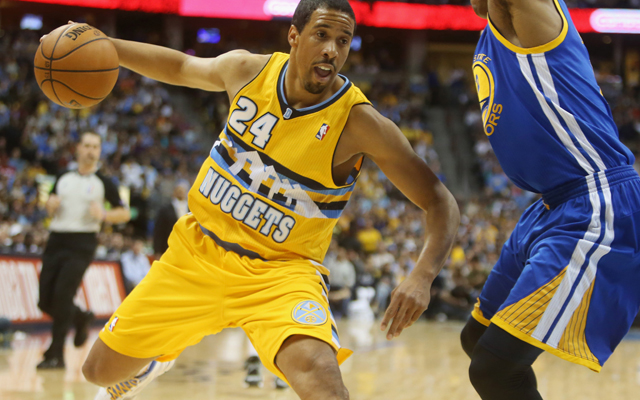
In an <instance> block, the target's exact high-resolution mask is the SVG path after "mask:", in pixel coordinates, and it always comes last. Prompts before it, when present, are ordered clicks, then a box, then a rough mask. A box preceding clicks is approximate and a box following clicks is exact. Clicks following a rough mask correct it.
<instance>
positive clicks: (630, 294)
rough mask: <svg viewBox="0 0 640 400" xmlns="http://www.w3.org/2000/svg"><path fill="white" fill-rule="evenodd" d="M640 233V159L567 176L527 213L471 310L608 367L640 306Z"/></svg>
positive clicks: (572, 356) (575, 358)
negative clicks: (639, 167)
mask: <svg viewBox="0 0 640 400" xmlns="http://www.w3.org/2000/svg"><path fill="white" fill-rule="evenodd" d="M639 235H640V177H639V176H638V174H637V173H636V172H635V171H634V169H633V168H632V167H630V166H624V167H616V168H611V169H609V170H606V171H604V172H599V173H597V174H594V175H590V176H587V177H586V178H585V179H580V180H579V181H576V182H571V183H570V184H567V185H563V187H561V188H560V189H557V190H555V191H552V192H550V193H548V194H545V195H543V198H542V199H541V200H539V201H538V202H536V203H534V204H533V205H532V206H531V207H529V209H527V211H526V212H525V213H524V214H523V216H522V217H521V219H520V221H519V222H518V224H517V226H516V228H515V229H514V231H513V233H512V234H511V236H510V238H509V240H508V241H507V243H505V245H504V247H503V249H502V253H501V255H500V258H499V260H498V263H497V264H496V265H495V267H494V269H493V270H492V271H491V274H490V275H489V278H488V280H487V283H486V284H485V286H484V288H483V290H482V293H481V294H480V297H479V299H478V303H477V304H476V306H475V309H474V311H473V313H472V315H473V317H474V318H475V319H476V320H477V321H479V322H480V323H483V324H484V325H487V326H488V325H489V324H490V323H493V324H496V325H497V326H499V327H500V328H502V329H504V330H506V331H507V332H509V333H510V334H512V335H513V336H515V337H517V338H519V339H521V340H523V341H525V342H527V343H530V344H532V345H534V346H536V347H539V348H541V349H543V350H546V351H548V352H550V353H552V354H554V355H556V356H559V357H561V358H564V359H566V360H568V361H571V362H574V363H577V364H580V365H584V366H586V367H589V368H591V369H592V370H594V371H598V372H599V371H600V369H601V368H602V365H603V364H604V363H605V361H607V359H608V358H609V357H610V356H611V353H612V352H613V350H614V349H615V348H616V346H617V345H618V343H620V341H621V340H622V338H623V337H624V335H625V334H626V333H627V332H628V331H629V328H630V327H631V323H632V322H633V320H634V318H635V317H636V315H637V314H638V309H639V308H640V237H639Z"/></svg>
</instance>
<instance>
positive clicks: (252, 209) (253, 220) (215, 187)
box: [199, 168, 296, 243]
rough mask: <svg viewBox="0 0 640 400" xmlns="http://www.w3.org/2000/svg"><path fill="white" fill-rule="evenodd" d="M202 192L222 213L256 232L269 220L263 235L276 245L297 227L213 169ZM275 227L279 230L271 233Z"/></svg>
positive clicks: (203, 182)
mask: <svg viewBox="0 0 640 400" xmlns="http://www.w3.org/2000/svg"><path fill="white" fill-rule="evenodd" d="M199 190H200V194H202V195H203V196H204V197H207V198H209V200H210V201H211V204H214V205H219V206H220V209H221V210H222V212H224V213H225V214H231V216H232V217H233V218H234V219H235V220H237V221H242V222H243V223H244V224H245V225H247V226H248V227H250V228H251V229H253V230H258V228H259V227H260V225H261V224H262V221H265V222H264V224H263V225H262V228H261V229H260V231H259V232H260V233H261V234H263V235H264V236H267V237H269V236H270V237H271V238H272V239H273V240H274V241H275V242H276V243H282V242H284V241H285V240H287V238H288V237H289V234H290V233H291V229H292V228H293V226H294V225H295V224H296V221H295V219H293V218H291V217H290V216H288V215H285V214H284V213H283V212H282V211H280V210H278V209H276V208H273V207H271V206H270V205H268V204H267V203H265V202H264V201H262V200H260V199H258V198H256V197H255V196H254V195H253V194H251V193H242V190H241V189H240V188H239V187H238V186H236V185H233V184H232V183H231V182H230V181H229V180H227V179H225V178H224V177H222V176H220V174H219V173H217V172H216V171H215V170H214V169H213V168H209V171H208V172H207V175H206V176H205V178H204V180H203V181H202V184H201V185H200V189H199ZM274 226H275V227H277V228H276V229H275V230H274V231H273V232H271V230H272V228H273V227H274Z"/></svg>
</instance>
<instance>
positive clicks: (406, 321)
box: [394, 307, 415, 337]
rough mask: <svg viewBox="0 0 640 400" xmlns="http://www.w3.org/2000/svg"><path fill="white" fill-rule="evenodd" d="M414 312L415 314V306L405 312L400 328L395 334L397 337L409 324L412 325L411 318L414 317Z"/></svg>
mask: <svg viewBox="0 0 640 400" xmlns="http://www.w3.org/2000/svg"><path fill="white" fill-rule="evenodd" d="M413 314H415V308H414V307H411V308H408V309H407V312H406V313H405V314H404V316H403V317H402V319H401V320H400V322H399V324H398V329H397V330H396V333H395V335H394V336H395V337H398V336H400V334H401V333H402V331H403V330H404V329H405V328H408V327H409V326H411V319H412V318H413Z"/></svg>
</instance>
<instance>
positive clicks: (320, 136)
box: [316, 124, 329, 141]
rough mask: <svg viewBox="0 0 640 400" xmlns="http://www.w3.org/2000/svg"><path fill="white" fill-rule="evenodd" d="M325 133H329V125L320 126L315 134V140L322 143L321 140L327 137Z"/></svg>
mask: <svg viewBox="0 0 640 400" xmlns="http://www.w3.org/2000/svg"><path fill="white" fill-rule="evenodd" d="M327 132H329V125H327V124H322V127H321V128H320V130H319V131H318V133H317V134H316V139H318V140H319V141H322V139H324V137H325V136H326V135H327Z"/></svg>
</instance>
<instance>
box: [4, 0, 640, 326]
mask: <svg viewBox="0 0 640 400" xmlns="http://www.w3.org/2000/svg"><path fill="white" fill-rule="evenodd" d="M630 2H631V3H632V2H633V0H631V1H630ZM433 3H437V4H441V3H456V2H453V1H449V2H447V1H433ZM461 3H464V2H461ZM571 3H575V4H579V5H586V6H591V5H593V4H592V3H599V4H600V3H606V4H608V5H611V6H614V5H620V4H622V3H625V4H628V3H629V2H626V1H624V2H623V1H618V2H616V1H573V2H571ZM38 37H39V36H38V34H37V33H35V32H29V31H20V32H13V33H11V32H7V33H5V35H4V36H3V37H2V38H0V253H5V254H24V255H39V254H41V253H42V251H43V246H44V245H45V243H46V239H47V235H48V232H47V229H46V228H47V223H48V217H47V215H46V212H45V210H44V207H43V205H44V201H45V199H46V196H47V194H48V191H50V189H51V184H52V180H51V178H49V179H45V178H44V177H45V176H55V175H56V174H58V173H60V172H61V171H63V170H64V169H66V168H72V167H73V164H74V161H73V160H74V143H75V142H76V141H77V139H78V136H79V134H81V133H82V132H85V131H87V130H89V131H94V132H96V133H98V134H99V135H100V136H101V138H102V161H101V171H102V172H103V173H104V174H105V175H107V176H109V177H111V179H113V180H114V182H115V183H116V184H117V185H118V186H119V187H121V188H122V190H123V196H124V197H125V198H127V199H128V200H129V205H130V208H131V210H132V214H133V218H132V221H131V222H130V223H129V224H127V225H125V226H110V225H106V226H105V227H104V228H103V231H102V232H101V233H100V235H99V242H100V245H99V248H98V254H97V257H98V258H101V259H106V260H114V261H122V260H123V257H124V259H127V260H129V259H136V257H139V256H140V255H144V256H149V257H150V258H153V257H154V249H153V244H152V240H151V238H152V235H153V229H154V223H155V221H156V218H157V214H158V210H159V209H160V208H161V207H162V206H163V205H165V204H167V203H169V202H170V201H171V196H172V193H174V188H175V187H176V186H180V185H182V186H184V185H190V183H191V182H193V180H194V178H195V175H196V173H197V171H198V169H199V167H200V165H201V163H202V161H203V160H204V158H205V157H207V155H208V151H209V149H210V147H211V146H212V144H213V143H214V141H215V139H216V137H217V135H218V133H219V131H220V129H221V127H222V126H223V124H224V122H225V121H226V118H227V113H228V100H227V98H226V95H224V94H215V93H205V92H199V91H189V90H181V89H175V88H170V87H168V86H165V85H162V84H158V83H157V82H154V81H151V80H149V79H146V78H142V77H140V76H138V75H136V74H133V73H131V72H129V71H128V70H126V69H121V71H120V78H119V81H118V83H117V85H116V88H115V89H114V91H113V93H112V94H111V95H110V96H109V97H107V99H105V100H104V101H103V102H102V103H100V104H99V105H98V106H96V107H94V108H91V109H84V110H78V111H76V110H69V109H65V108H62V107H59V106H56V105H55V104H54V103H52V102H50V101H48V100H47V99H46V98H45V97H44V95H43V94H42V92H41V91H40V90H39V88H38V86H37V84H36V82H35V80H34V78H33V72H32V68H33V54H34V53H35V50H36V48H37V46H38ZM253 50H256V49H253ZM258 50H260V51H265V50H266V51H270V50H272V49H268V48H263V49H258ZM594 65H595V66H596V68H598V65H597V64H594ZM380 71H396V72H398V73H400V74H401V73H402V66H401V65H398V64H396V63H395V62H394V59H393V58H392V57H389V55H388V53H387V52H385V51H384V49H380V51H379V52H376V53H373V54H369V55H367V56H366V57H365V56H363V55H361V54H357V53H356V54H352V56H351V58H350V61H349V62H348V64H347V65H346V66H345V70H344V73H345V74H346V75H348V76H349V75H350V74H354V75H356V76H358V75H361V74H363V73H366V74H369V75H370V76H371V75H374V76H375V75H376V74H377V73H378V72H380ZM380 76H381V78H379V79H377V78H376V79H377V80H376V81H375V82H373V83H371V82H369V83H368V84H367V83H363V84H362V85H360V86H361V87H362V88H363V90H364V92H365V94H366V95H367V96H368V97H369V99H370V100H371V101H372V103H373V104H374V106H375V107H376V108H377V109H378V110H379V111H380V112H381V113H382V114H383V115H385V116H387V117H388V118H390V119H392V120H393V121H394V122H396V123H397V124H398V126H399V127H400V128H401V130H402V131H403V132H404V134H405V135H406V137H407V138H408V139H409V141H410V142H411V144H412V145H413V147H414V149H415V151H416V153H417V154H418V155H419V156H420V157H422V158H423V159H425V160H426V161H427V163H428V164H429V165H430V167H431V168H432V169H433V170H434V172H435V173H436V174H437V175H438V176H439V177H440V178H441V179H442V180H443V181H444V182H445V183H446V180H447V177H446V175H445V174H444V173H443V172H442V171H441V168H440V160H439V157H438V154H437V152H436V151H435V149H434V146H433V135H432V133H431V131H430V124H429V119H428V116H427V113H426V110H427V109H428V108H429V107H432V106H440V107H443V106H444V107H451V108H455V109H458V110H460V112H461V115H463V116H464V124H465V129H466V130H467V133H468V135H469V136H470V137H471V138H472V139H473V143H474V149H473V150H474V153H475V156H476V160H474V171H475V179H477V186H478V187H479V188H480V190H478V191H477V193H476V194H474V195H471V196H468V198H465V199H460V209H461V212H462V224H461V226H460V229H459V233H458V240H457V242H456V244H455V247H454V249H453V251H452V254H451V257H450V259H449V260H448V261H447V265H446V267H445V268H444V270H443V272H442V273H441V274H440V276H439V277H438V279H437V280H436V282H435V283H434V285H433V288H432V303H431V306H430V308H429V310H428V311H427V317H429V318H435V319H439V320H442V319H464V318H466V317H467V316H468V313H469V312H470V310H471V308H472V306H473V303H474V301H475V297H476V296H477V294H478V293H479V291H480V290H481V288H482V286H483V284H484V282H485V280H486V278H487V276H488V274H489V271H490V270H491V268H492V266H493V265H494V264H495V262H496V260H497V259H498V256H499V253H500V249H501V247H502V245H503V243H504V242H505V240H506V239H507V238H508V236H509V234H510V233H511V231H512V230H513V228H514V226H515V224H516V222H517V220H518V218H519V216H520V215H521V213H522V212H523V210H524V209H525V208H526V207H527V206H529V205H530V204H531V203H532V202H533V201H535V200H536V199H537V198H538V197H537V195H534V194H532V193H528V192H525V191H522V190H520V189H518V188H516V187H515V186H514V185H513V184H511V183H510V182H509V180H508V179H507V177H506V176H505V175H504V173H503V172H502V170H501V168H500V165H499V164H498V162H497V159H496V158H495V156H494V154H493V151H492V150H491V146H490V144H489V141H488V139H487V137H486V136H485V135H484V132H483V128H482V125H481V116H480V112H479V107H478V102H477V95H476V94H475V88H474V84H473V82H470V81H469V78H468V74H465V73H463V72H461V73H458V72H457V71H452V73H451V77H450V78H449V79H448V80H442V79H439V78H438V77H437V76H436V74H430V73H429V71H426V72H425V78H424V79H422V80H419V81H417V82H414V81H411V80H409V79H404V80H397V79H395V80H393V81H384V74H381V75H380ZM597 76H598V79H599V81H600V82H601V84H602V87H603V93H604V94H605V96H606V97H607V99H608V100H609V101H610V104H611V105H612V108H613V114H614V117H615V119H616V122H617V124H618V125H619V127H620V132H621V136H622V138H623V140H624V141H625V143H627V144H628V145H629V147H630V148H631V149H632V150H633V151H634V153H636V154H637V153H638V151H640V96H639V94H640V92H639V91H638V88H639V87H640V86H638V82H635V84H633V83H632V84H631V85H627V86H626V87H624V86H623V85H622V79H621V78H620V77H617V76H615V75H613V74H610V73H607V72H605V71H604V70H603V71H600V70H598V71H597ZM355 81H356V84H358V81H357V79H355ZM441 99H450V100H447V101H442V100H441ZM424 223H425V220H424V214H423V213H422V212H421V211H420V210H419V209H417V208H416V207H415V206H414V205H413V204H411V203H410V202H409V201H407V199H406V198H405V197H404V196H403V195H402V194H401V193H400V192H399V191H398V190H397V189H395V188H394V186H393V185H392V184H391V183H390V182H389V180H388V179H387V178H386V177H385V176H384V174H382V173H381V172H380V171H379V169H378V168H377V167H376V166H375V165H374V164H373V163H371V162H369V161H367V162H366V163H365V166H364V168H363V170H362V173H361V176H360V178H359V183H358V186H357V189H356V192H355V194H354V196H353V197H352V200H351V202H350V204H349V206H348V207H347V209H346V210H345V211H344V213H343V215H342V217H341V218H340V220H339V222H338V224H337V226H336V230H335V235H334V241H333V242H332V245H331V248H330V250H329V252H328V254H327V257H326V259H325V261H324V263H325V265H326V267H327V268H329V269H330V270H331V272H332V275H331V285H332V293H331V302H332V306H333V308H334V313H335V314H336V317H339V316H345V315H348V314H349V312H350V310H349V302H350V301H351V300H353V299H355V297H356V293H357V289H358V288H359V287H365V288H373V289H374V290H375V292H374V295H373V296H372V299H371V304H372V306H373V310H374V312H377V313H380V312H383V311H384V309H385V308H386V305H387V301H388V297H389V294H390V292H391V290H393V288H394V287H395V286H396V285H397V284H398V283H400V282H401V281H402V280H403V279H405V278H406V277H407V275H408V274H409V273H410V272H411V271H412V269H413V267H414V265H415V263H416V261H417V258H418V255H419V253H420V250H421V248H422V246H423V242H422V237H423V233H424ZM155 256H157V255H155ZM147 268H148V267H147ZM133 284H135V282H134V283H133Z"/></svg>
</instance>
